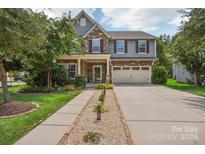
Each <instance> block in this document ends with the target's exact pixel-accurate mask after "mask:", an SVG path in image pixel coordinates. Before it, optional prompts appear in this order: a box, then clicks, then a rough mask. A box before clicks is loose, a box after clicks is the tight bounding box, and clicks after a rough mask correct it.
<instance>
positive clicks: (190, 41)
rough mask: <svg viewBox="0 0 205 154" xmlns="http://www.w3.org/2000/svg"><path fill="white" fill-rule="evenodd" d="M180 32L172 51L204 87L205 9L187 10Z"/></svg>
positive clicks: (199, 84)
mask: <svg viewBox="0 0 205 154" xmlns="http://www.w3.org/2000/svg"><path fill="white" fill-rule="evenodd" d="M181 12H182V14H183V17H186V18H188V19H189V20H188V21H186V22H184V23H182V25H181V26H180V27H179V29H180V31H179V32H178V33H177V34H176V35H175V37H174V38H173V44H172V49H173V50H174V54H175V57H176V59H177V60H178V61H179V62H181V63H182V64H183V65H185V67H186V69H187V70H188V71H190V72H191V73H194V74H195V77H196V82H197V85H198V86H201V85H202V81H203V79H204V74H205V35H204V34H205V9H199V8H195V9H185V10H182V11H181Z"/></svg>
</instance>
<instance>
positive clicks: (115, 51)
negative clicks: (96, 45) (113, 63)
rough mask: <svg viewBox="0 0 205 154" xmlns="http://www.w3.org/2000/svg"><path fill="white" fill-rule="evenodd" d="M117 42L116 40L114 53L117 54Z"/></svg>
mask: <svg viewBox="0 0 205 154" xmlns="http://www.w3.org/2000/svg"><path fill="white" fill-rule="evenodd" d="M116 45H117V44H116V40H114V53H117V47H116Z"/></svg>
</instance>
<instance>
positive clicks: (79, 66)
mask: <svg viewBox="0 0 205 154" xmlns="http://www.w3.org/2000/svg"><path fill="white" fill-rule="evenodd" d="M80 60H81V59H78V75H80Z"/></svg>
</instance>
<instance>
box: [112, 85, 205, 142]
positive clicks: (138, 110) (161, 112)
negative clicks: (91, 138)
mask: <svg viewBox="0 0 205 154" xmlns="http://www.w3.org/2000/svg"><path fill="white" fill-rule="evenodd" d="M114 90H115V93H116V96H117V99H118V102H119V104H120V106H121V109H122V112H123V114H124V116H125V119H126V121H127V124H128V127H129V130H130V132H131V136H132V139H133V142H134V144H205V97H200V96H196V95H192V94H189V93H185V92H181V91H178V90H173V89H169V88H166V87H162V86H156V85H151V84H147V85H125V84H124V85H117V86H116V87H115V89H114Z"/></svg>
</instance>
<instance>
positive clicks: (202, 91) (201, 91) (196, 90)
mask: <svg viewBox="0 0 205 154" xmlns="http://www.w3.org/2000/svg"><path fill="white" fill-rule="evenodd" d="M165 86H166V87H169V88H173V89H177V90H182V91H185V92H189V93H192V94H195V95H199V96H204V97H205V88H204V87H197V86H195V85H192V84H186V83H177V82H176V80H173V79H169V80H168V81H167V83H166V85H165Z"/></svg>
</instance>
